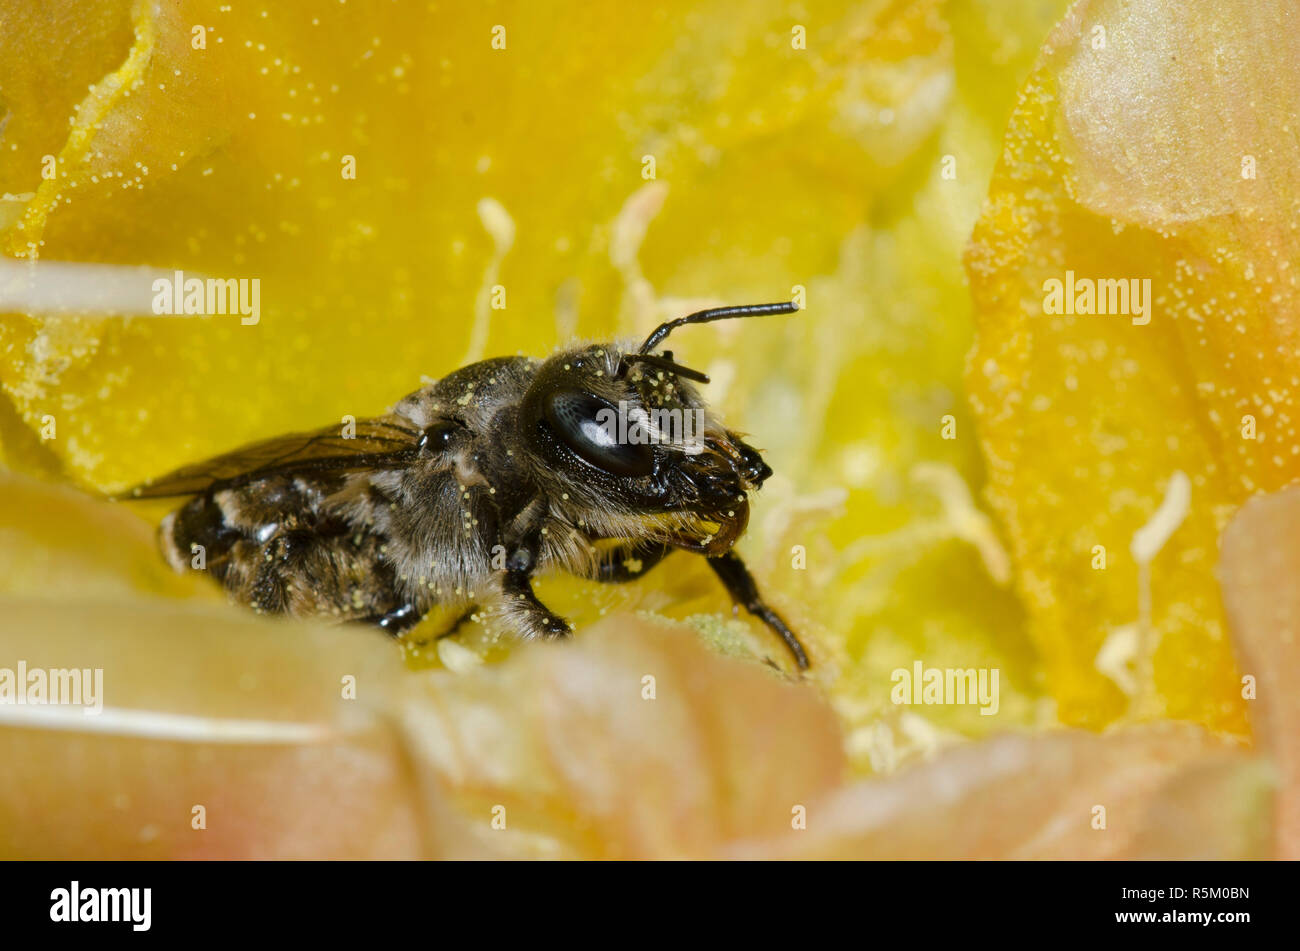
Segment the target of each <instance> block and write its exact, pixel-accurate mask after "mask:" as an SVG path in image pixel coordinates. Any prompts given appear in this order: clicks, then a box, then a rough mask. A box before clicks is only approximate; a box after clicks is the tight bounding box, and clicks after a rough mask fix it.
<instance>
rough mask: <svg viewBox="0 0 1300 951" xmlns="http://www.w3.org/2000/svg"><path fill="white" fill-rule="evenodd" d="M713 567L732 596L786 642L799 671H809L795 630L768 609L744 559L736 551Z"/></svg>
mask: <svg viewBox="0 0 1300 951" xmlns="http://www.w3.org/2000/svg"><path fill="white" fill-rule="evenodd" d="M709 567H710V568H712V569H713V573H714V574H716V575H717V576H718V578H719V579H721V581H722V583H723V585H724V586H726V589H727V591H728V592H729V593H730V594H731V597H732V598H733V599H735V601H736V602H737V603H738V604H740V605H741V606H742V607H743V608H744V609H745V610H746V611H748V612H749V613H750V614H752V615H754V617H756V618H758V619H759V620H760V621H762V622H763V623H764V624H766V625H767V626H768V627H770V628H771V629H772V630H773V631H775V632H776V634H777V636H779V637H780V638H781V640H783V641H784V642H785V646H786V647H788V648H789V649H790V653H791V654H793V655H794V662H795V663H796V664H798V665H799V669H800V670H807V669H808V653H807V651H805V650H804V648H803V645H802V644H800V643H799V638H797V637H796V636H795V634H794V631H792V630H790V627H789V625H787V624H786V623H785V621H784V620H782V618H781V615H779V614H777V613H776V612H775V611H773V610H772V609H771V608H770V607H768V606H767V603H766V602H765V601H764V600H763V596H762V595H760V594H759V593H758V585H756V584H755V583H754V576H753V575H751V574H750V573H749V569H748V568H746V567H745V563H744V562H743V561H741V560H740V556H739V555H737V554H736V553H735V552H734V551H729V552H727V553H726V554H723V555H717V556H715V557H712V558H710V559H709Z"/></svg>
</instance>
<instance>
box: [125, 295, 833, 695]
mask: <svg viewBox="0 0 1300 951" xmlns="http://www.w3.org/2000/svg"><path fill="white" fill-rule="evenodd" d="M797 310H798V306H797V305H796V304H794V303H790V302H787V303H778V304H756V305H748V306H737V307H721V308H715V309H711V310H703V311H698V312H696V313H693V314H689V315H687V316H685V317H679V318H677V319H676V320H671V321H669V322H667V323H665V324H662V325H660V326H659V327H658V328H657V329H656V330H655V331H654V332H653V333H651V334H650V336H649V337H647V338H646V339H645V341H644V342H643V343H642V344H641V345H640V346H639V347H636V346H635V344H633V345H631V346H627V345H619V344H616V343H600V344H591V345H580V346H575V347H571V348H569V349H564V350H560V351H559V352H557V353H555V354H554V355H552V356H550V357H549V358H546V359H535V358H531V357H523V356H519V357H505V358H498V359H490V360H483V361H480V362H478V363H473V364H470V365H469V366H466V367H463V368H461V369H459V370H456V371H455V372H454V373H451V374H450V375H448V376H446V377H444V378H443V379H441V380H438V381H436V382H433V383H429V384H428V385H426V386H424V387H423V388H422V389H419V390H417V391H416V392H414V393H412V394H411V395H409V396H407V397H406V398H405V399H403V400H401V401H400V402H399V403H397V404H396V405H395V406H394V407H393V408H392V409H391V410H390V411H389V412H388V413H386V414H385V415H383V416H378V417H374V418H367V419H358V420H356V421H355V423H354V424H352V427H349V426H348V425H345V426H343V427H339V426H333V427H329V428H326V429H320V430H316V431H314V432H307V433H301V434H296V435H287V436H280V437H277V438H274V439H269V440H266V441H263V442H258V443H253V444H251V445H248V446H245V447H243V448H241V449H237V450H235V451H233V452H230V453H227V454H225V455H221V456H217V457H216V458H214V459H210V460H208V461H206V462H201V463H198V464H196V465H191V466H186V467H184V468H181V469H178V470H176V471H175V472H172V473H170V474H168V475H165V476H163V477H161V478H159V479H155V480H152V481H150V482H147V483H145V484H143V485H141V486H138V487H136V488H135V489H133V490H130V492H129V493H127V494H126V495H124V496H122V498H131V499H147V498H164V497H179V496H189V497H190V498H189V500H188V501H186V502H185V504H184V505H182V506H181V507H180V508H179V509H177V510H175V511H173V512H172V513H170V514H169V515H167V516H166V517H165V518H164V519H163V521H162V523H161V525H160V526H159V540H160V544H161V547H162V550H163V553H164V555H165V557H166V558H167V560H168V561H169V562H170V563H171V565H172V566H173V567H174V568H176V570H177V571H184V570H186V569H188V568H191V567H192V566H193V564H192V559H193V558H194V557H195V554H196V553H198V552H201V553H202V562H201V563H200V564H201V566H202V567H203V568H204V569H205V570H206V571H207V572H208V573H209V574H210V575H212V576H213V577H214V578H215V579H217V580H218V581H219V582H221V584H222V585H224V587H225V588H226V590H227V591H228V593H229V594H230V596H231V597H232V598H233V599H234V600H235V601H237V602H240V603H242V604H245V605H248V606H249V607H251V608H253V609H254V610H255V611H258V612H260V613H266V614H288V615H292V616H295V617H319V616H326V617H333V618H337V619H339V620H343V621H354V622H363V623H369V624H373V625H377V626H378V627H380V628H382V629H383V630H385V631H387V632H389V633H390V634H393V635H395V636H396V635H400V634H401V633H403V632H404V631H406V630H407V629H409V628H410V627H412V626H414V625H415V624H416V623H418V622H419V621H420V620H421V619H422V618H423V617H424V616H425V615H426V614H428V613H429V612H430V610H431V609H433V608H434V607H435V606H436V607H439V608H440V609H441V608H449V609H451V615H452V616H455V615H456V613H457V612H459V614H460V620H461V621H463V620H465V619H466V618H468V617H469V616H471V615H472V614H473V613H474V612H475V611H477V610H479V609H480V608H486V609H487V610H488V612H490V613H492V614H493V615H494V616H499V617H501V618H502V619H503V621H504V625H505V627H506V628H508V629H509V630H511V631H513V632H514V633H516V634H517V635H519V636H520V637H522V638H524V639H534V638H557V637H563V636H566V635H568V634H569V633H570V632H571V627H570V625H569V623H568V622H567V621H565V620H564V619H563V618H561V617H559V616H558V615H556V614H555V613H554V612H552V611H551V610H550V609H548V608H547V607H546V605H545V604H543V603H542V602H541V601H540V600H538V598H537V596H536V595H535V594H534V593H533V587H532V581H531V579H532V578H533V576H534V575H536V574H538V573H543V572H550V571H567V572H569V573H571V574H574V575H578V576H581V577H583V578H590V579H595V580H597V581H602V582H627V581H632V580H634V579H636V578H640V577H641V576H642V575H644V574H645V573H646V572H648V571H649V570H650V569H651V568H653V567H654V566H655V565H656V564H658V563H659V562H660V561H662V560H663V559H664V558H665V557H666V556H667V555H669V554H670V553H672V552H673V551H675V550H679V549H680V550H682V551H686V552H692V553H694V554H698V555H702V556H703V557H704V558H705V559H706V560H707V562H708V565H709V567H710V568H712V569H713V572H714V574H716V575H717V576H718V578H719V580H720V581H721V582H722V584H723V586H724V587H725V588H726V589H727V591H728V592H729V593H730V594H731V596H732V598H733V599H734V600H735V601H736V602H737V603H738V604H740V605H741V606H743V607H744V608H745V609H746V610H748V611H749V612H750V613H751V614H752V615H754V616H755V617H756V618H758V619H759V620H761V621H762V622H763V623H764V624H766V625H767V627H768V628H770V629H771V630H772V631H773V632H774V633H775V634H776V635H777V636H778V637H780V639H781V640H782V641H783V642H784V644H785V646H786V647H787V648H788V649H789V651H790V653H791V655H793V657H794V660H795V663H796V664H797V665H798V667H799V668H800V669H801V670H803V669H807V668H808V665H809V662H808V654H807V652H806V651H805V650H804V647H803V645H802V644H801V643H800V642H799V638H798V637H796V636H795V634H794V632H793V631H791V630H790V627H789V625H787V624H786V622H785V621H784V620H783V619H782V618H781V616H780V615H779V614H777V613H776V611H774V610H773V609H772V608H771V607H770V606H769V605H768V604H767V603H766V602H765V601H764V600H763V598H762V596H761V595H760V594H759V591H758V586H757V585H756V584H755V582H754V579H753V577H752V576H751V575H750V572H749V570H748V568H746V566H745V563H744V562H743V561H742V560H741V558H740V556H739V555H737V554H736V552H735V551H734V549H733V546H734V545H735V543H736V540H737V539H738V538H739V537H740V536H741V534H742V533H743V532H744V531H745V527H746V525H747V523H748V520H749V496H750V494H751V493H753V492H754V491H755V490H757V489H758V488H759V486H761V485H762V484H763V482H764V480H765V479H767V478H768V476H770V475H771V474H772V470H771V469H770V468H769V467H768V465H767V464H766V463H765V462H764V461H763V457H762V456H761V455H760V454H759V452H758V451H757V450H756V449H754V448H753V447H752V446H750V445H749V444H747V443H746V442H745V441H744V440H742V439H741V438H740V437H739V436H738V435H737V434H736V433H735V432H733V431H731V430H729V429H727V428H726V427H725V426H724V425H723V423H722V422H721V420H720V419H719V418H718V416H717V415H716V414H715V413H714V412H713V411H712V410H711V409H710V408H709V406H708V405H707V404H706V403H705V401H704V400H703V399H702V398H701V397H700V395H699V392H698V391H697V389H696V388H695V386H694V384H697V383H701V384H703V383H708V382H709V378H708V377H707V376H706V375H705V374H703V373H701V372H699V371H698V370H693V369H691V368H690V367H687V366H684V365H682V364H679V363H677V362H675V361H674V359H673V354H672V352H671V351H667V350H665V351H662V352H656V350H657V349H658V348H659V345H660V344H661V343H662V342H663V341H664V339H665V338H667V337H668V335H669V334H671V333H672V332H673V331H674V330H676V329H677V328H679V327H682V326H685V325H687V324H702V323H708V322H711V321H716V320H724V319H728V318H736V317H751V316H756V315H762V314H790V313H794V312H795V311H797ZM353 427H354V428H353ZM456 623H457V624H459V623H460V622H459V621H458V622H456ZM454 629H455V626H454V625H453V627H452V628H451V630H454ZM447 633H450V630H449V631H448V632H447Z"/></svg>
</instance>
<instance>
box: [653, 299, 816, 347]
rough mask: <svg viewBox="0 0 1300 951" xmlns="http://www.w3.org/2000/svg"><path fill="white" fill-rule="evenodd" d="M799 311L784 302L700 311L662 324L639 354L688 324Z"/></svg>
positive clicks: (792, 305)
mask: <svg viewBox="0 0 1300 951" xmlns="http://www.w3.org/2000/svg"><path fill="white" fill-rule="evenodd" d="M798 309H799V305H798V304H796V303H795V302H794V301H783V302H782V303H780V304H742V305H740V306H738V307H715V308H713V309H712V310H699V311H696V312H695V313H693V314H687V315H686V316H685V317H678V318H677V319H676V320H670V321H668V323H666V324H660V325H659V327H658V328H657V329H656V330H655V332H654V333H652V334H651V335H650V336H648V337H646V338H645V343H643V344H641V349H640V350H638V351H637V352H638V353H649V352H650V351H651V350H653V349H654V348H655V347H657V346H658V345H659V343H660V341H662V340H663V339H664V338H665V337H667V336H668V335H669V334H670V333H672V332H673V331H674V330H676V329H677V328H678V327H684V326H685V325H686V324H708V323H712V322H713V321H715V320H727V319H728V318H731V317H759V316H762V315H763V314H793V313H794V312H795V311H797V310H798Z"/></svg>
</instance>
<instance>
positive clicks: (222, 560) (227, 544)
mask: <svg viewBox="0 0 1300 951" xmlns="http://www.w3.org/2000/svg"><path fill="white" fill-rule="evenodd" d="M243 538H244V534H243V533H242V532H241V531H239V530H238V529H237V528H234V527H233V526H232V525H230V524H229V522H227V520H226V515H225V513H224V512H223V511H222V510H221V506H220V505H218V504H217V502H216V500H215V499H213V498H212V496H210V495H201V496H198V497H197V498H193V499H190V501H189V502H187V503H186V504H185V505H184V506H182V507H181V508H179V509H177V510H176V511H175V512H172V513H171V514H169V515H168V516H167V517H166V518H164V519H163V520H162V524H160V525H159V526H158V540H159V542H160V544H161V547H162V550H163V554H164V555H165V556H166V558H167V561H168V562H169V563H170V564H171V566H172V567H173V568H174V569H175V570H177V571H185V570H187V569H200V570H206V571H208V572H210V573H211V574H212V575H214V576H215V577H217V578H219V579H220V578H224V576H225V569H226V566H227V564H228V561H229V557H230V552H231V549H232V548H233V547H234V545H235V544H236V543H237V542H239V541H240V540H242V539H243Z"/></svg>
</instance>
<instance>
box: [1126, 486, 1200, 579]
mask: <svg viewBox="0 0 1300 951" xmlns="http://www.w3.org/2000/svg"><path fill="white" fill-rule="evenodd" d="M1191 508H1192V480H1191V479H1189V478H1187V475H1186V474H1185V473H1183V472H1178V471H1175V472H1174V474H1173V475H1172V476H1170V477H1169V485H1168V486H1166V487H1165V498H1164V501H1163V502H1161V503H1160V508H1158V509H1156V511H1155V514H1154V515H1152V516H1151V520H1150V521H1149V522H1147V523H1146V524H1145V525H1143V526H1142V527H1141V528H1139V529H1138V530H1137V531H1136V532H1134V533H1133V541H1132V542H1131V543H1130V545H1129V551H1130V552H1132V553H1133V558H1134V560H1135V561H1137V563H1138V564H1140V565H1142V564H1150V563H1151V561H1152V560H1153V559H1154V558H1155V557H1156V555H1157V554H1159V553H1160V549H1161V548H1164V547H1165V542H1167V541H1169V538H1170V536H1172V535H1173V534H1174V532H1176V531H1178V526H1179V525H1182V524H1183V520H1184V519H1186V518H1187V513H1188V512H1189V511H1191Z"/></svg>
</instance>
